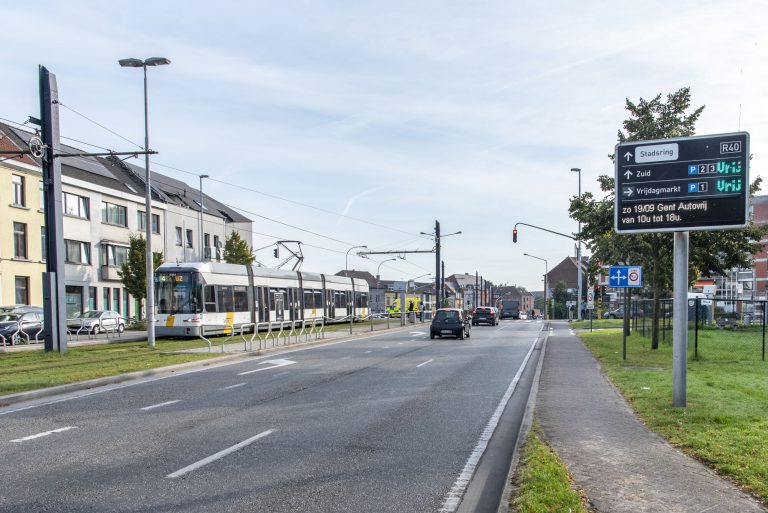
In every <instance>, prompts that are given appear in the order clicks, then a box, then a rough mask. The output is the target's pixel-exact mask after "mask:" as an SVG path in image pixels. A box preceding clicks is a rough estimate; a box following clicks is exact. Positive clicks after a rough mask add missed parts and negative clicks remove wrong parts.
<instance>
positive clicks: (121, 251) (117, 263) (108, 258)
mask: <svg viewBox="0 0 768 513" xmlns="http://www.w3.org/2000/svg"><path fill="white" fill-rule="evenodd" d="M128 249H129V248H127V247H125V246H115V245H112V244H102V245H101V265H107V266H109V267H122V266H123V264H124V263H126V262H127V261H128Z"/></svg>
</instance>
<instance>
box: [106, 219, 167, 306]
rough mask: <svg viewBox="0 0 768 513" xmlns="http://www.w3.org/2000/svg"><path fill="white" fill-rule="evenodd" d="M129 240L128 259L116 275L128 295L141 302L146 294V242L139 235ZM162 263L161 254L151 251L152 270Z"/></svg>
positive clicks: (130, 236) (131, 236)
mask: <svg viewBox="0 0 768 513" xmlns="http://www.w3.org/2000/svg"><path fill="white" fill-rule="evenodd" d="M129 240H130V247H129V248H128V259H127V260H126V261H125V262H123V265H121V266H120V270H118V271H117V275H118V276H120V279H121V280H122V281H123V285H124V286H125V289H126V290H127V291H128V293H129V294H130V295H132V296H133V297H135V298H136V299H138V300H139V301H141V300H143V299H144V298H145V297H146V293H147V264H146V262H147V261H146V255H147V241H145V240H144V236H143V235H141V234H139V235H129ZM162 263H163V254H162V253H155V252H154V251H153V252H152V264H153V269H157V268H158V267H160V264H162Z"/></svg>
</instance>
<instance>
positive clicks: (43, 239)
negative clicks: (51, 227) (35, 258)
mask: <svg viewBox="0 0 768 513" xmlns="http://www.w3.org/2000/svg"><path fill="white" fill-rule="evenodd" d="M46 240H47V239H46V237H45V226H41V227H40V248H41V250H42V257H43V262H45V261H46V260H48V245H47V244H46Z"/></svg>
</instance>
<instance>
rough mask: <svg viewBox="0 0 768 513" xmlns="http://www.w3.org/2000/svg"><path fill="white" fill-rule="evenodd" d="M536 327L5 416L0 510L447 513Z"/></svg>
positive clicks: (223, 375)
mask: <svg viewBox="0 0 768 513" xmlns="http://www.w3.org/2000/svg"><path fill="white" fill-rule="evenodd" d="M542 326H543V324H542V323H541V322H536V321H533V322H530V321H529V322H525V321H504V322H502V324H500V325H499V326H496V327H490V326H477V327H473V328H472V336H471V338H469V339H465V340H463V341H460V340H455V339H447V338H446V339H442V340H441V339H435V340H430V339H429V337H428V327H422V326H417V327H415V328H414V330H413V331H410V332H409V331H401V332H399V333H387V334H381V335H376V336H372V337H369V338H364V339H360V340H354V341H348V342H343V343H335V344H332V345H325V346H321V347H313V348H307V349H300V350H295V351H290V352H285V353H282V354H279V355H274V354H272V355H269V356H266V357H263V358H253V359H248V360H246V361H238V362H236V363H229V364H225V365H220V366H216V367H214V368H206V369H204V370H199V371H195V372H188V373H184V374H181V375H173V376H169V377H165V378H161V379H157V378H154V379H148V380H144V381H141V382H134V383H129V384H123V385H118V386H111V387H106V388H104V389H99V390H94V391H86V392H80V393H75V394H70V395H67V396H64V397H59V398H52V399H47V400H40V401H36V402H34V403H29V404H23V403H22V404H16V405H14V406H11V407H7V408H2V409H0V429H1V430H2V435H0V482H2V490H1V491H0V511H3V512H24V513H31V512H42V511H55V512H58V513H63V512H79V513H82V512H105V511H109V512H139V511H141V512H147V511H151V512H166V511H167V512H171V511H173V512H177V511H184V512H187V511H189V512H219V511H227V512H241V511H242V512H245V511H248V512H261V511H263V512H270V513H272V512H297V511H301V512H355V513H359V512H398V513H402V512H440V511H446V512H447V511H454V510H455V509H456V508H457V507H458V503H459V500H460V499H461V497H462V496H463V495H464V491H465V489H466V488H467V485H471V484H472V483H470V481H471V478H472V476H473V475H475V473H476V470H479V467H482V465H483V464H484V463H485V464H486V465H495V466H499V465H502V466H503V464H502V463H503V462H502V463H500V462H499V461H495V462H494V459H493V458H492V457H489V456H485V457H483V458H482V459H480V456H481V455H482V454H483V450H484V449H485V447H486V445H488V444H490V447H494V444H496V445H498V444H499V443H500V442H499V440H496V438H498V436H494V437H493V438H492V439H490V440H488V439H489V438H490V435H491V434H492V433H493V432H494V428H495V426H496V422H498V421H499V420H500V419H501V420H502V422H504V420H503V419H504V418H505V417H508V416H509V415H510V414H509V413H507V414H505V415H502V413H503V411H504V407H505V405H506V404H507V401H510V398H512V397H514V398H515V400H516V401H517V402H521V401H522V396H523V395H524V394H527V392H525V390H527V389H526V388H525V386H523V384H522V381H523V379H521V386H520V387H517V388H516V384H517V381H518V379H520V378H521V377H523V376H529V375H531V374H532V372H531V371H530V369H531V368H532V367H534V366H535V364H536V358H537V355H538V351H535V348H536V347H537V344H536V343H535V342H536V340H537V338H539V336H540V335H542V333H541V332H540V330H541V328H542ZM524 362H527V367H526V369H523V364H524ZM511 402H514V400H513V401H511ZM511 402H510V405H511ZM518 416H519V415H518ZM518 420H519V419H518ZM507 431H508V430H507ZM496 432H497V433H499V432H504V430H502V429H499V430H496ZM505 436H506V437H509V436H511V435H509V434H506V435H505ZM507 445H509V443H507ZM489 452H490V451H489ZM496 460H499V458H498V457H497V458H496ZM501 460H505V461H506V462H507V463H508V458H507V457H506V455H505V457H504V458H501ZM476 465H479V467H478V469H476V468H475V466H476ZM504 470H505V469H504ZM492 474H494V472H486V471H484V472H479V471H478V472H477V475H482V476H483V477H482V479H483V480H484V481H485V480H488V479H490V478H489V477H488V476H489V475H492ZM495 474H498V475H501V478H502V479H503V477H504V476H503V475H502V474H504V472H501V473H499V472H498V469H497V471H496V472H495ZM476 481H477V480H476ZM475 484H477V483H476V482H475ZM481 484H482V483H481ZM501 485H502V486H503V483H501ZM476 487H477V486H476ZM481 488H482V487H481ZM495 489H498V487H496V488H495ZM494 493H495V492H494ZM468 495H469V494H468Z"/></svg>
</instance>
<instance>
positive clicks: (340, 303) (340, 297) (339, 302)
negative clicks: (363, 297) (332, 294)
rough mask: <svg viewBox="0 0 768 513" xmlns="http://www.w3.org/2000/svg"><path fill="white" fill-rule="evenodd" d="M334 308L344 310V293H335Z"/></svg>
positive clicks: (338, 291)
mask: <svg viewBox="0 0 768 513" xmlns="http://www.w3.org/2000/svg"><path fill="white" fill-rule="evenodd" d="M335 303H336V308H346V306H347V295H346V294H344V292H342V291H340V290H337V291H336V301H335Z"/></svg>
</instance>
